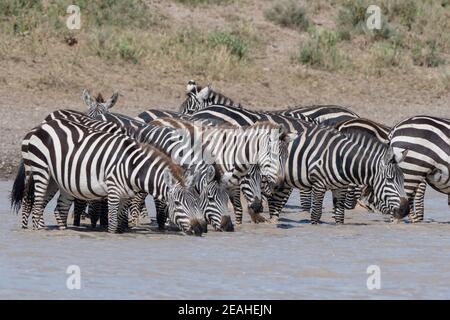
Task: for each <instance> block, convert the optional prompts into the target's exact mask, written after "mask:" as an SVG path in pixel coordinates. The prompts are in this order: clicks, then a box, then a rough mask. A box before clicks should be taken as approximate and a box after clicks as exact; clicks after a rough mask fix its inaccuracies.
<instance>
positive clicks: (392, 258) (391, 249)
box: [0, 181, 450, 299]
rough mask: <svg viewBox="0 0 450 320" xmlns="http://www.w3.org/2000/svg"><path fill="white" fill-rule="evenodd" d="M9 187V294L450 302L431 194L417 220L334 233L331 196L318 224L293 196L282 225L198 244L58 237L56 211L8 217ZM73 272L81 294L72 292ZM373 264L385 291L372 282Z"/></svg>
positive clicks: (4, 217)
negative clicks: (30, 223) (26, 218)
mask: <svg viewBox="0 0 450 320" xmlns="http://www.w3.org/2000/svg"><path fill="white" fill-rule="evenodd" d="M11 184H12V183H11V181H0V210H1V211H0V228H1V231H0V298H2V299H42V298H44V299H351V298H362V299H382V298H383V299H394V298H399V299H413V298H414V299H429V298H436V299H448V298H450V214H449V208H448V206H447V197H446V196H444V195H442V194H438V193H436V192H434V191H432V190H428V191H427V194H426V202H425V205H426V221H425V222H424V223H421V224H408V223H399V224H391V223H387V222H386V221H385V218H384V217H383V216H381V215H379V214H373V213H372V214H370V213H367V212H366V211H364V210H363V209H356V210H352V211H349V212H347V214H346V224H345V225H342V226H336V225H334V224H333V220H332V217H331V214H330V213H329V211H330V205H331V201H330V199H329V198H328V197H327V198H326V199H325V206H326V208H325V213H324V215H323V217H322V221H323V222H324V223H322V224H321V225H318V226H312V225H310V224H309V221H308V219H309V216H308V215H307V214H306V213H300V212H299V209H298V207H297V204H298V193H293V195H292V196H291V199H290V200H289V203H288V207H287V208H285V210H284V213H283V215H282V217H281V219H280V223H278V224H277V225H275V224H258V225H255V224H251V223H250V222H249V219H248V216H247V217H246V219H247V221H246V222H245V223H244V224H243V225H242V226H241V227H238V228H236V229H237V230H236V232H234V233H218V232H214V231H210V232H208V233H207V234H206V235H205V236H202V237H190V236H183V235H181V234H179V233H176V232H167V233H159V232H156V231H155V230H154V229H153V228H152V227H151V226H150V225H149V224H146V225H143V227H142V228H139V229H138V230H135V231H133V232H130V233H126V234H122V235H111V234H108V233H106V232H100V231H92V230H90V229H89V228H88V227H80V228H69V229H68V230H58V229H57V228H56V227H55V224H56V222H55V219H54V217H53V215H52V214H51V213H50V211H49V210H47V212H46V214H45V221H46V224H47V226H48V228H47V229H46V230H43V231H33V230H22V229H21V228H20V216H16V215H15V214H13V213H11V212H10V210H9V201H8V195H9V191H10V188H11ZM150 203H151V202H149V204H150ZM52 205H53V204H52ZM52 205H51V206H50V207H52ZM52 208H53V207H52ZM150 208H151V207H150ZM151 215H154V211H153V209H151ZM71 265H76V266H78V267H79V268H80V272H81V274H80V280H81V288H80V289H79V290H76V289H75V290H69V289H68V288H67V286H66V281H67V279H68V277H69V274H67V273H66V271H67V268H68V267H69V266H71ZM371 265H375V266H378V267H379V271H380V274H379V275H380V277H379V278H378V279H379V280H380V281H379V282H378V283H379V284H380V289H372V290H369V289H368V287H367V279H368V277H369V276H371V274H368V273H367V268H368V267H369V266H371ZM372 277H373V275H372Z"/></svg>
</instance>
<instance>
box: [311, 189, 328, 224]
mask: <svg viewBox="0 0 450 320" xmlns="http://www.w3.org/2000/svg"><path fill="white" fill-rule="evenodd" d="M325 192H326V189H325V188H323V187H322V186H314V187H313V189H312V199H313V201H312V206H311V224H318V223H319V222H320V218H321V217H322V205H323V198H324V196H325Z"/></svg>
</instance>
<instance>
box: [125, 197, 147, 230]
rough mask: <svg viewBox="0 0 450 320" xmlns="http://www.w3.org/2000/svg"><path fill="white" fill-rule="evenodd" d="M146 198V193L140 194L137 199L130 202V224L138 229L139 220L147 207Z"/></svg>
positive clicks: (134, 198)
mask: <svg viewBox="0 0 450 320" xmlns="http://www.w3.org/2000/svg"><path fill="white" fill-rule="evenodd" d="M145 197H147V194H146V193H138V194H136V196H135V197H133V198H132V199H131V200H130V211H129V213H130V224H131V225H132V226H135V227H137V226H138V225H139V218H140V216H141V212H142V210H143V208H144V207H145Z"/></svg>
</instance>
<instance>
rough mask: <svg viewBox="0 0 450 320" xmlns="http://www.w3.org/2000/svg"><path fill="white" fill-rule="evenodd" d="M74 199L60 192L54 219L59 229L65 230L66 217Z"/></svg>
mask: <svg viewBox="0 0 450 320" xmlns="http://www.w3.org/2000/svg"><path fill="white" fill-rule="evenodd" d="M73 201H74V198H73V197H71V196H69V195H68V194H67V193H65V192H64V191H62V190H61V191H60V194H59V197H58V202H57V204H56V208H55V218H56V223H57V224H58V227H59V228H60V229H66V228H67V216H68V214H69V210H70V207H71V206H72V202H73Z"/></svg>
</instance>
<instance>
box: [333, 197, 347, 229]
mask: <svg viewBox="0 0 450 320" xmlns="http://www.w3.org/2000/svg"><path fill="white" fill-rule="evenodd" d="M334 199H336V203H335V204H334V208H333V217H334V221H335V222H336V224H344V212H345V208H346V203H345V201H346V200H347V189H340V190H333V200H334Z"/></svg>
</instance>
